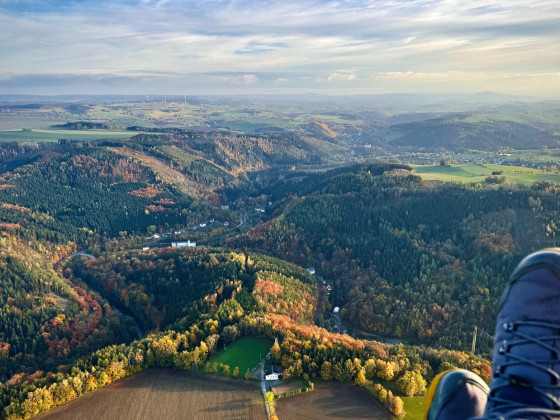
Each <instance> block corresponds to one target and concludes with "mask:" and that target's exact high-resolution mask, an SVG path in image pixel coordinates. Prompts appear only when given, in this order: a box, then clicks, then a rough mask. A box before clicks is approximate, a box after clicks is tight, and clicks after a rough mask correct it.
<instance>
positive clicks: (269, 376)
mask: <svg viewBox="0 0 560 420" xmlns="http://www.w3.org/2000/svg"><path fill="white" fill-rule="evenodd" d="M264 379H265V380H267V381H277V380H279V379H282V369H281V368H280V367H278V366H274V365H272V366H270V368H268V369H267V371H266V374H265V376H264Z"/></svg>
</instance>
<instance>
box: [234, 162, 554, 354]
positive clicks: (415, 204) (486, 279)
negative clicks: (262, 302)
mask: <svg viewBox="0 0 560 420" xmlns="http://www.w3.org/2000/svg"><path fill="white" fill-rule="evenodd" d="M372 169H373V168H368V167H367V165H365V166H364V165H362V166H357V167H355V168H354V170H353V171H350V172H345V173H341V174H337V175H336V176H329V174H327V175H326V176H325V178H326V179H327V180H328V182H325V183H324V184H323V185H321V184H318V182H317V181H316V180H315V179H314V178H313V179H312V182H314V183H315V184H318V189H317V190H316V191H315V192H313V193H310V194H308V195H307V196H306V197H305V198H295V199H292V202H291V204H290V205H288V206H287V207H286V209H287V211H285V213H284V214H283V215H282V216H280V217H278V218H277V219H275V220H272V221H270V222H268V223H267V224H264V225H261V226H257V227H256V228H255V229H253V230H252V231H250V232H248V233H247V234H244V235H242V236H240V237H238V238H236V239H234V240H231V241H229V245H232V246H237V247H247V248H255V249H263V250H266V251H269V252H272V253H274V254H275V255H277V256H279V257H281V258H285V259H287V260H289V261H292V262H295V263H297V264H300V265H303V266H310V265H313V266H314V267H316V268H317V269H318V271H319V273H320V275H321V276H323V277H324V278H326V279H328V280H329V283H331V284H332V285H333V286H334V290H333V292H332V295H331V296H332V299H331V301H332V302H333V303H334V304H335V305H337V306H342V311H341V313H342V316H343V318H345V319H346V320H348V321H350V322H351V323H352V324H353V325H354V326H355V327H357V328H358V329H361V330H364V331H366V332H369V333H375V334H378V335H381V336H384V337H394V338H407V339H410V340H412V342H417V343H427V344H432V345H442V346H445V347H450V348H458V349H465V350H466V349H468V348H469V347H470V342H471V340H472V331H473V329H474V326H475V325H476V326H478V327H479V330H483V331H485V332H486V334H483V335H481V336H480V337H479V345H480V348H481V349H482V350H483V351H488V349H489V348H491V346H492V339H491V337H490V334H493V329H494V321H495V317H496V310H497V309H496V308H497V299H498V297H499V296H500V294H501V291H502V289H503V287H504V284H505V281H506V279H507V278H508V276H509V274H510V273H511V271H512V270H513V268H514V267H515V264H516V263H517V262H518V261H519V260H520V259H521V258H522V256H524V255H525V254H526V253H528V252H530V251H532V250H536V249H539V248H542V247H544V246H551V245H554V244H555V243H556V242H555V241H557V240H558V239H557V238H558V236H557V235H558V225H557V224H556V222H555V220H556V218H557V217H558V215H559V209H560V200H559V198H560V194H559V192H558V189H557V188H554V186H552V185H550V184H543V185H536V186H534V187H533V188H525V187H503V188H491V187H482V186H475V187H467V186H459V185H442V186H432V185H426V184H424V183H423V182H422V181H421V180H420V179H419V178H418V177H417V176H415V175H413V174H412V173H410V172H409V171H406V170H403V168H393V169H391V168H385V170H384V174H383V175H378V172H375V170H372ZM300 182H301V183H305V179H304V180H301V181H300Z"/></svg>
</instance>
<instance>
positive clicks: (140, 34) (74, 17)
mask: <svg viewBox="0 0 560 420" xmlns="http://www.w3.org/2000/svg"><path fill="white" fill-rule="evenodd" d="M33 2H35V3H34V4H43V6H41V12H40V13H30V12H26V13H21V11H20V8H23V7H24V6H25V5H29V4H32V3H33ZM49 4H53V5H56V4H57V2H55V1H52V2H50V3H49V1H48V0H46V1H44V2H37V1H36V0H27V1H26V0H23V1H7V0H0V27H2V29H3V35H2V39H0V57H2V68H1V69H0V76H2V75H4V76H5V75H7V74H15V75H23V74H36V73H44V74H62V73H64V74H66V73H70V74H81V75H88V74H89V75H95V74H101V73H107V72H111V73H113V74H115V75H121V74H131V72H136V74H137V77H140V76H139V75H140V74H156V73H158V72H159V73H160V76H159V77H165V76H164V75H163V73H166V72H168V73H173V74H175V73H176V74H181V75H193V74H199V75H200V74H209V73H212V72H216V71H220V72H224V73H228V74H232V75H233V76H229V79H228V83H230V84H231V85H232V86H234V85H239V86H253V87H254V86H255V85H258V86H259V87H263V88H264V87H265V84H266V83H268V86H269V87H271V88H272V87H273V86H276V87H279V86H278V84H285V83H287V82H286V81H283V80H282V79H286V80H289V81H290V86H292V84H293V83H296V84H297V83H300V84H301V85H302V86H303V84H304V83H308V84H309V85H308V86H309V88H310V89H311V88H313V87H314V86H315V88H317V84H314V83H312V81H313V80H316V81H317V80H318V81H319V82H321V83H322V82H327V81H328V82H332V83H330V86H331V88H332V89H336V86H339V85H340V86H341V87H340V89H345V88H346V87H347V86H348V83H344V82H349V81H351V82H352V86H356V88H360V87H361V88H362V89H371V90H375V89H381V88H386V86H378V85H375V84H373V85H372V84H371V81H372V80H381V79H380V77H381V76H379V75H381V74H385V76H382V77H383V80H388V79H389V78H391V80H393V81H395V83H397V82H399V83H402V85H401V87H398V86H396V85H395V89H396V90H399V91H402V90H405V89H407V88H409V87H410V86H413V87H414V88H415V89H421V87H420V86H419V85H407V84H406V83H412V81H413V80H421V79H422V80H432V81H433V83H434V84H435V83H436V81H437V80H445V81H448V82H449V83H447V82H446V83H447V84H442V85H441V86H442V88H445V89H450V84H451V81H452V80H455V81H457V83H460V81H461V80H463V78H462V77H463V76H461V77H459V76H458V75H457V74H456V73H455V75H454V76H453V77H451V76H449V75H451V74H454V72H458V71H460V72H463V73H464V78H467V77H469V76H468V75H469V74H470V75H475V74H478V75H480V74H482V73H483V74H486V75H489V74H510V75H515V74H529V73H531V74H537V75H538V74H543V75H544V74H547V73H555V72H558V70H559V67H560V49H559V48H558V45H560V31H558V24H557V23H558V21H560V5H559V4H558V2H557V1H556V0H555V1H552V0H509V1H508V2H504V1H501V0H469V1H467V2H465V1H459V0H406V1H404V0H403V1H399V0H339V1H330V0H328V1H319V0H309V1H304V2H301V1H295V0H283V1H280V0H262V1H256V0H251V1H249V0H248V1H240V0H199V1H194V0H184V1H183V0H138V1H135V2H132V1H125V2H112V1H107V0H100V1H99V2H74V3H72V4H71V5H69V6H68V7H66V8H64V10H63V9H61V8H60V6H59V5H58V6H56V7H55V6H52V8H51V9H49V8H48V5H49ZM31 9H33V8H31ZM341 69H351V70H341ZM263 73H275V74H276V75H275V76H274V77H271V78H270V79H266V80H264V79H263V78H262V77H261V74H263ZM390 74H393V76H391V77H389V76H387V75H390ZM293 75H296V76H293ZM372 75H377V76H376V77H377V78H375V77H373V76H372ZM395 75H398V76H395ZM422 75H423V76H422ZM168 77H170V80H171V76H168ZM191 77H194V76H191ZM197 77H198V76H197ZM302 77H307V79H306V80H307V81H306V80H304V79H302ZM542 77H543V79H542V81H543V86H542V88H541V90H542V91H546V92H548V91H550V87H547V86H544V81H545V76H542ZM547 77H548V76H547ZM471 79H472V80H474V79H475V78H474V77H473V78H471ZM534 79H538V77H537V76H532V79H531V80H534ZM205 80H206V79H205ZM546 80H547V81H546V83H549V80H548V79H546ZM335 82H337V83H335ZM201 83H202V82H201ZM206 83H211V82H210V81H209V79H208V80H207V81H206ZM342 83H344V87H342V85H341V84H342ZM367 83H370V84H367ZM474 86H475V84H474V81H473V88H475V87H474ZM481 86H482V85H481ZM530 86H531V89H536V86H538V83H536V82H534V81H532V82H531V83H530ZM430 88H431V89H433V87H430ZM458 88H461V86H460V85H458ZM557 89H558V91H559V93H560V87H558V88H557Z"/></svg>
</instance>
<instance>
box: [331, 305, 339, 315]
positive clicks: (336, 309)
mask: <svg viewBox="0 0 560 420" xmlns="http://www.w3.org/2000/svg"><path fill="white" fill-rule="evenodd" d="M332 312H333V314H337V313H339V312H340V308H339V307H338V306H336V307H335V308H334V311H332Z"/></svg>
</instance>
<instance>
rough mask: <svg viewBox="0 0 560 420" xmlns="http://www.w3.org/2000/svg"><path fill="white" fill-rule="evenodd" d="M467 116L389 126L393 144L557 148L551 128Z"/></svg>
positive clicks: (455, 148)
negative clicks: (474, 118) (480, 119)
mask: <svg viewBox="0 0 560 420" xmlns="http://www.w3.org/2000/svg"><path fill="white" fill-rule="evenodd" d="M468 117H469V116H468V115H466V116H465V115H459V116H448V117H442V118H434V119H429V120H424V121H417V122H410V123H405V124H397V125H393V126H391V130H392V131H393V132H394V133H395V136H397V138H396V139H395V140H393V141H391V142H390V144H391V145H393V146H410V147H423V148H429V149H438V148H439V149H448V150H466V149H470V150H473V149H476V150H497V149H499V148H503V147H508V148H512V149H536V148H541V147H544V146H546V147H558V146H559V145H560V136H558V135H557V134H555V133H554V131H553V130H552V129H548V128H544V127H538V126H535V125H529V124H523V123H517V122H512V121H469V118H468Z"/></svg>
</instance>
